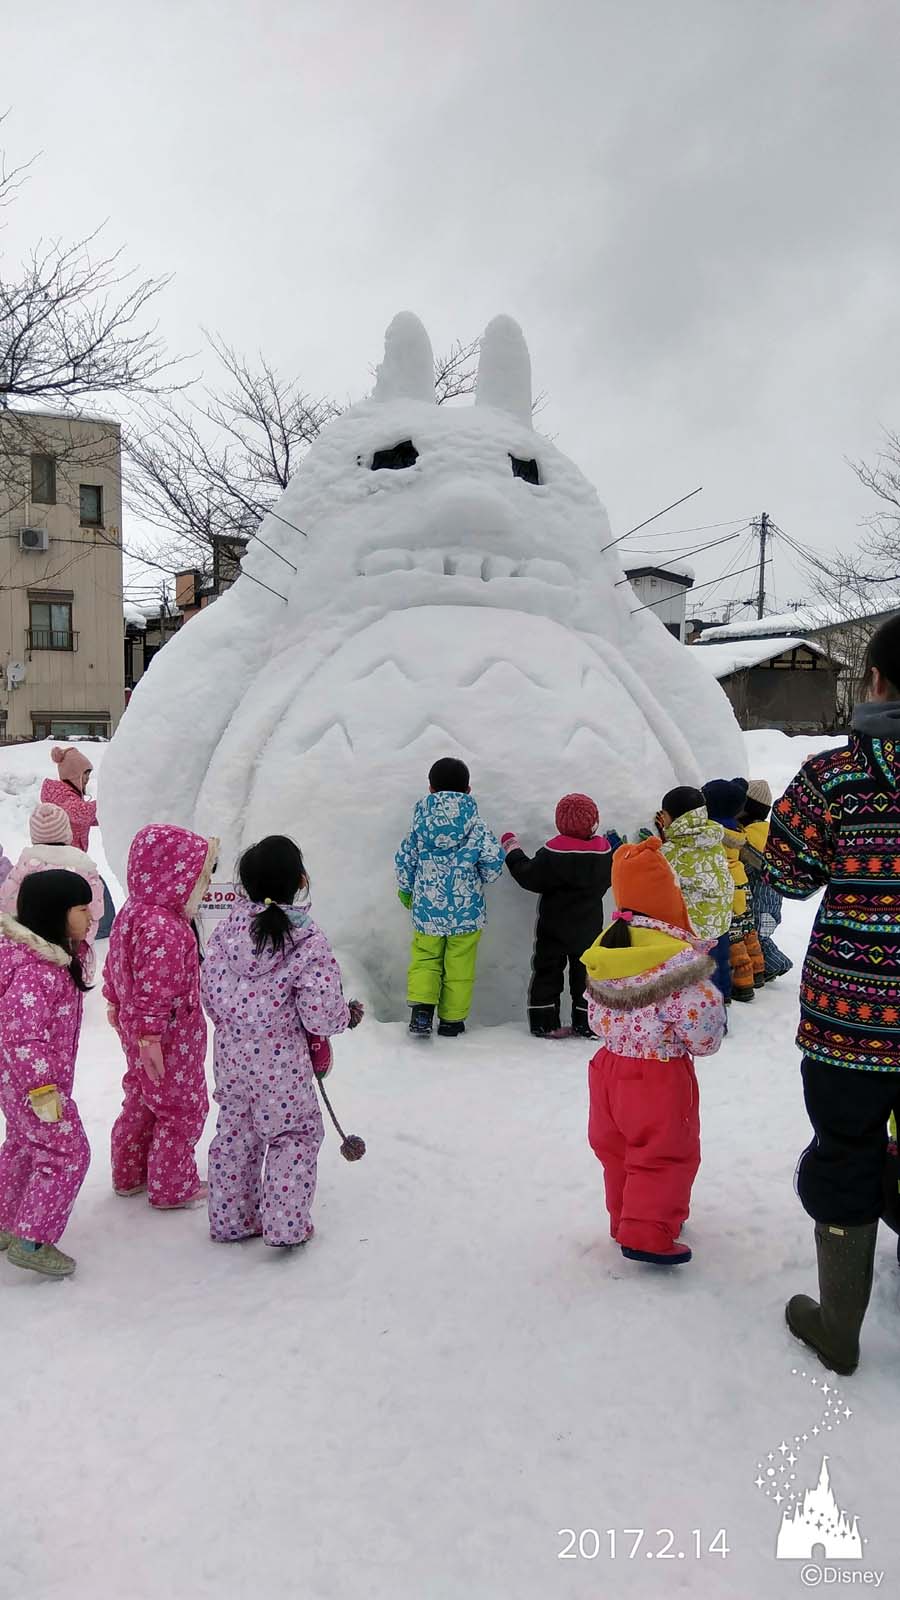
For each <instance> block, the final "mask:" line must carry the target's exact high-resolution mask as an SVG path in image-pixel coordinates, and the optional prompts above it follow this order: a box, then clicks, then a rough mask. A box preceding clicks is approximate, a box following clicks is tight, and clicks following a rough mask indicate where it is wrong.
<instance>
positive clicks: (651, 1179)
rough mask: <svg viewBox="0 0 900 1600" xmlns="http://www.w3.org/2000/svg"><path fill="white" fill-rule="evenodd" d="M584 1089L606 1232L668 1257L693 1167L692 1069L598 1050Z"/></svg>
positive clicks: (696, 1113) (682, 1062) (696, 1102)
mask: <svg viewBox="0 0 900 1600" xmlns="http://www.w3.org/2000/svg"><path fill="white" fill-rule="evenodd" d="M588 1087H589V1090H590V1113H589V1117H588V1140H589V1143H590V1146H591V1149H592V1150H593V1152H594V1154H595V1156H596V1157H597V1158H598V1160H599V1161H600V1162H602V1164H603V1176H604V1179H605V1183H606V1205H607V1209H608V1211H609V1218H610V1233H611V1234H612V1237H613V1238H614V1239H615V1240H616V1241H617V1243H618V1244H620V1245H627V1246H628V1247H629V1249H632V1250H652V1251H658V1250H668V1249H669V1248H670V1247H671V1246H672V1245H673V1244H674V1243H675V1240H676V1239H677V1238H678V1235H679V1233H680V1231H681V1227H682V1224H683V1223H684V1222H685V1221H686V1220H687V1216H688V1211H689V1210H690V1203H691V1187H692V1185H693V1182H694V1179H695V1177H696V1176H697V1169H698V1167H699V1165H700V1089H699V1086H698V1084H697V1079H696V1076H695V1073H694V1063H693V1061H692V1060H691V1058H690V1056H679V1057H677V1058H676V1059H675V1060H673V1061H657V1060H656V1059H655V1058H651V1059H649V1060H642V1059H640V1058H638V1057H635V1056H617V1055H614V1054H613V1052H612V1051H611V1050H606V1049H601V1050H598V1051H597V1054H596V1055H595V1056H594V1058H593V1060H592V1061H591V1063H590V1065H589V1067H588Z"/></svg>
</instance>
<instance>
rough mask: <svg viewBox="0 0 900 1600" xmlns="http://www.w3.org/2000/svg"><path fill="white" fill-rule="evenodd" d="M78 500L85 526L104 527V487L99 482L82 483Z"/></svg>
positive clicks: (79, 486)
mask: <svg viewBox="0 0 900 1600" xmlns="http://www.w3.org/2000/svg"><path fill="white" fill-rule="evenodd" d="M78 500H79V506H80V510H81V526H82V527H83V528H102V527H103V489H102V488H101V486H100V484H99V483H80V484H79V485H78Z"/></svg>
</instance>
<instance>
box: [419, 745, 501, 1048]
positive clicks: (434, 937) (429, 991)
mask: <svg viewBox="0 0 900 1600" xmlns="http://www.w3.org/2000/svg"><path fill="white" fill-rule="evenodd" d="M428 782H429V785H430V793H428V794H427V795H426V796H425V797H424V799H422V800H419V801H418V802H417V804H416V808H415V810H414V812H413V820H412V827H411V829H410V831H409V833H408V834H407V836H406V838H405V839H404V841H403V843H402V844H401V846H400V849H399V850H398V851H397V855H396V859H395V865H396V868H397V885H398V894H399V897H400V899H401V900H402V902H403V904H404V905H405V906H406V908H407V910H411V911H412V919H413V929H414V932H413V942H412V955H411V958H410V964H409V976H408V981H407V1001H408V1003H409V1005H410V1007H411V1014H410V1021H409V1031H410V1033H411V1034H413V1035H414V1036H415V1037H416V1038H420V1039H428V1038H430V1037H431V1029H432V1024H433V1022H434V1013H435V1008H437V1013H438V1018H439V1024H438V1033H439V1034H441V1035H442V1037H444V1038H455V1037H456V1036H457V1035H458V1034H460V1033H465V1029H466V1017H467V1016H468V1015H469V1008H470V1006H471V1004H472V989H473V987H474V984H475V963H476V960H477V957H478V941H479V939H480V938H481V930H482V928H483V927H484V923H485V907H484V885H485V884H486V883H490V882H491V880H492V879H494V878H499V876H500V874H501V872H502V871H503V860H504V852H503V846H502V845H501V843H500V841H499V839H496V838H495V837H494V835H493V834H492V833H491V831H490V829H489V828H486V827H485V825H484V823H483V822H482V820H481V818H480V816H479V815H478V807H477V805H476V804H475V801H474V800H473V799H472V796H471V793H470V791H469V769H468V767H467V766H466V764H465V762H464V761H458V760H457V759H456V758H455V757H454V756H444V758H443V759H442V760H441V761H436V762H435V764H434V766H433V767H432V769H431V771H430V772H429V774H428Z"/></svg>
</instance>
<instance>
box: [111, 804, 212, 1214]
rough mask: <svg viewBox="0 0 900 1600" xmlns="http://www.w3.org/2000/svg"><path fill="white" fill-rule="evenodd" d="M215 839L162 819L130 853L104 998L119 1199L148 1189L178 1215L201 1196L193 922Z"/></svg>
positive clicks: (202, 1046) (202, 1045)
mask: <svg viewBox="0 0 900 1600" xmlns="http://www.w3.org/2000/svg"><path fill="white" fill-rule="evenodd" d="M216 849H217V845H216V841H215V840H212V841H211V840H209V839H204V838H201V836H200V834H198V833H189V832H188V831H187V830H186V829H185V828H176V827H172V826H170V825H169V824H164V823H157V824H154V825H152V826H150V827H148V828H142V829H141V831H140V833H138V834H136V835H135V838H134V841H133V843H132V846H131V849H130V851H129V853H128V899H127V900H126V902H125V904H124V906H123V907H122V910H121V911H120V912H119V915H118V916H117V918H116V920H115V922H114V924H113V929H112V933H111V935H110V940H109V953H108V955H107V957H106V967H105V969H104V974H103V993H104V995H105V997H106V1000H107V1002H108V1004H109V1019H110V1022H111V1023H112V1024H113V1026H114V1027H115V1028H116V1030H117V1032H118V1035H119V1039H120V1041H121V1044H122V1048H123V1050H124V1052H125V1057H126V1060H127V1062H128V1070H127V1071H126V1073H125V1077H124V1078H123V1080H122V1087H123V1089H124V1091H125V1098H124V1101H123V1103H122V1110H121V1112H120V1114H119V1117H118V1120H117V1121H116V1124H115V1126H114V1128H113V1130H112V1178H113V1188H114V1189H115V1191H116V1193H117V1194H121V1195H131V1194H139V1193H140V1192H141V1191H142V1190H143V1189H144V1188H146V1189H147V1193H148V1198H149V1201H150V1204H151V1205H152V1206H157V1207H158V1208H159V1209H160V1210H172V1209H175V1208H177V1207H180V1206H186V1205H189V1204H190V1203H191V1201H192V1200H196V1199H199V1198H200V1197H201V1196H202V1195H203V1194H204V1192H205V1191H204V1188H203V1185H202V1184H201V1182H200V1179H199V1177H198V1174H197V1163H196V1161H195V1159H194V1148H195V1146H196V1144H197V1141H198V1139H199V1138H200V1135H201V1134H202V1132H203V1128H204V1125H205V1123H206V1116H207V1112H208V1111H209V1095H208V1093H207V1088H206V1071H205V1065H204V1064H205V1060H206V1019H205V1017H204V1015H203V1011H202V1008H201V1005H200V954H199V950H198V947H197V939H196V936H195V934H194V930H193V927H192V925H191V918H192V916H193V914H194V912H195V910H196V909H197V907H198V906H199V903H200V900H201V899H202V897H203V894H204V892H205V890H206V888H207V886H208V884H209V880H210V877H211V875H212V871H213V868H214V866H215V857H216Z"/></svg>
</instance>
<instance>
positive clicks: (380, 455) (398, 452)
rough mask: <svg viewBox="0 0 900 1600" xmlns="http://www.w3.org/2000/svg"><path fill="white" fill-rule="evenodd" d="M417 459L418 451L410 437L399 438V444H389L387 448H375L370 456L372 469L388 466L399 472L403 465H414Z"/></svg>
mask: <svg viewBox="0 0 900 1600" xmlns="http://www.w3.org/2000/svg"><path fill="white" fill-rule="evenodd" d="M418 459H419V452H418V450H417V449H416V447H415V445H414V444H413V442H412V440H411V439H401V440H400V443H399V444H395V445H391V448H390V449H389V450H376V451H375V454H374V455H373V457H372V471H373V472H379V471H380V470H381V468H382V467H390V468H391V470H392V471H393V472H399V471H400V470H401V469H402V468H403V467H414V466H415V464H416V462H417V461H418Z"/></svg>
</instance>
